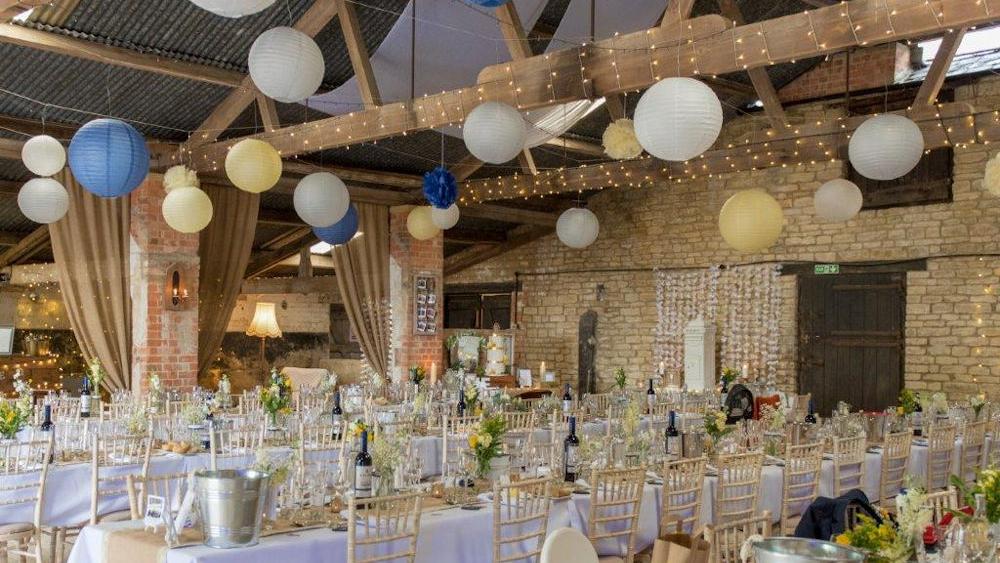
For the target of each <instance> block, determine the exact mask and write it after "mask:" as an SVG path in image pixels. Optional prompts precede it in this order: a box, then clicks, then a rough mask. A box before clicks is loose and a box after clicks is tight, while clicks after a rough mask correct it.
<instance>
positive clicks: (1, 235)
mask: <svg viewBox="0 0 1000 563" xmlns="http://www.w3.org/2000/svg"><path fill="white" fill-rule="evenodd" d="M30 234H31V233H16V232H11V231H0V246H15V245H17V243H19V242H21V241H22V240H24V238H25V237H27V236H28V235H30Z"/></svg>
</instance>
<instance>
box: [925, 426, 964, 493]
mask: <svg viewBox="0 0 1000 563" xmlns="http://www.w3.org/2000/svg"><path fill="white" fill-rule="evenodd" d="M957 434H958V429H957V428H956V427H955V425H954V424H930V425H928V426H927V428H926V430H925V431H924V435H925V436H926V437H927V461H926V462H925V466H924V474H925V476H926V478H927V479H926V485H927V491H928V492H934V491H940V490H942V489H946V488H948V479H949V477H950V475H951V464H952V461H953V459H954V457H955V438H956V436H957Z"/></svg>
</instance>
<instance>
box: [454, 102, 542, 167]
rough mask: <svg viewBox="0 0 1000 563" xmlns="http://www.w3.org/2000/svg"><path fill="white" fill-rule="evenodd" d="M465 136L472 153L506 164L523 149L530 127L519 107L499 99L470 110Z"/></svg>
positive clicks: (494, 162)
mask: <svg viewBox="0 0 1000 563" xmlns="http://www.w3.org/2000/svg"><path fill="white" fill-rule="evenodd" d="M462 137H463V139H464V140H465V148H467V149H469V152H471V153H472V156H474V157H476V158H478V159H479V160H482V161H483V162H489V163H491V164H503V163H505V162H509V161H510V160H512V159H513V158H514V157H516V156H517V155H518V154H520V153H521V151H522V150H524V143H525V141H526V140H527V138H528V128H527V127H526V126H525V125H524V118H523V117H521V113H520V112H518V111H517V110H516V109H514V108H512V107H510V106H508V105H507V104H502V103H500V102H486V103H484V104H480V105H478V106H476V107H475V109H473V110H472V111H471V112H469V116H468V117H466V118H465V125H464V126H463V127H462Z"/></svg>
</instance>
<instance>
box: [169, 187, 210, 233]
mask: <svg viewBox="0 0 1000 563" xmlns="http://www.w3.org/2000/svg"><path fill="white" fill-rule="evenodd" d="M160 211H162V212H163V219H164V220H166V222H167V224H168V225H170V228H171V229H173V230H175V231H178V232H181V233H197V232H198V231H200V230H202V229H204V228H205V227H207V226H208V223H209V222H210V221H211V220H212V213H213V211H214V210H213V208H212V200H211V199H210V198H209V197H208V194H206V193H205V192H203V191H201V190H200V189H198V188H195V187H193V186H184V187H180V188H174V189H172V190H170V191H169V192H168V193H167V197H165V198H163V203H162V204H161V205H160Z"/></svg>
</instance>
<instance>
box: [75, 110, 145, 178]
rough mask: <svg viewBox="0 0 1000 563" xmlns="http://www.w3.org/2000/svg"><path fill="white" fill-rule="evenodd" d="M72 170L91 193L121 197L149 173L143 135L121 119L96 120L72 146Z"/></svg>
mask: <svg viewBox="0 0 1000 563" xmlns="http://www.w3.org/2000/svg"><path fill="white" fill-rule="evenodd" d="M69 167H70V170H72V171H73V176H74V177H75V178H76V181H77V182H79V183H80V185H81V186H83V187H84V188H85V189H86V190H87V191H88V192H90V193H92V194H94V195H96V196H100V197H119V196H123V195H125V194H128V193H129V192H131V191H132V190H134V189H136V188H137V187H139V184H141V183H142V181H143V180H144V179H145V178H146V174H147V173H148V172H149V151H148V150H147V149H146V140H145V139H143V138H142V134H141V133H139V132H138V131H136V130H135V127H132V126H131V125H129V124H128V123H125V122H124V121H120V120H118V119H95V120H94V121H91V122H90V123H87V124H86V125H84V126H83V127H81V128H80V129H79V130H78V131H77V132H76V134H75V135H73V140H71V141H70V143H69Z"/></svg>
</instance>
